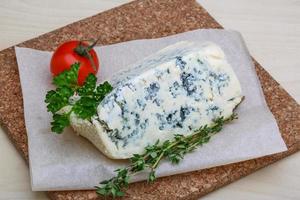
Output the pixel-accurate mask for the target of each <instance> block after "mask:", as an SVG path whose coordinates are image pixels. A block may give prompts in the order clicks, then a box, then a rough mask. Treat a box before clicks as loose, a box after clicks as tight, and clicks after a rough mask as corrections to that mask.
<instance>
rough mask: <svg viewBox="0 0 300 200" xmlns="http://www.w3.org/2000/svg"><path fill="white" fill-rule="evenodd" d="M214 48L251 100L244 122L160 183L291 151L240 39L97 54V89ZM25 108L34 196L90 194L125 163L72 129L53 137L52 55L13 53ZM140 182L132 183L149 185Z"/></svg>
mask: <svg viewBox="0 0 300 200" xmlns="http://www.w3.org/2000/svg"><path fill="white" fill-rule="evenodd" d="M183 40H188V41H197V42H206V41H211V42H214V43H216V44H218V45H219V46H221V48H222V49H223V50H224V52H225V54H226V56H227V59H228V61H229V63H230V64H231V65H232V67H233V69H234V71H235V73H236V75H237V77H238V79H239V80H240V83H241V86H242V90H243V94H244V95H245V97H246V98H245V100H244V101H243V102H242V104H241V105H240V106H239V107H238V109H237V113H238V116H239V119H237V120H235V121H234V122H232V123H230V124H228V125H226V126H225V128H224V129H223V130H222V131H221V132H220V133H218V134H217V135H215V136H213V138H212V139H211V140H210V142H209V143H208V144H205V145H204V146H202V147H200V148H198V149H197V150H195V151H194V152H193V153H190V154H188V155H186V156H185V158H184V160H183V161H182V162H181V163H180V164H178V165H172V164H170V163H168V162H166V161H163V162H162V163H161V165H160V166H159V168H158V169H157V176H159V177H161V176H168V175H172V174H179V173H184V172H188V171H194V170H199V169H203V168H209V167H213V166H218V165H224V164H229V163H234V162H239V161H243V160H248V159H252V158H257V157H261V156H265V155H269V154H274V153H278V152H282V151H285V150H287V148H286V145H285V143H284V141H283V139H282V138H281V134H280V132H279V130H278V127H277V124H276V122H275V119H274V117H273V115H272V114H271V112H270V111H269V109H268V107H267V105H266V102H265V99H264V96H263V93H262V90H261V86H260V83H259V81H258V78H257V75H256V73H255V70H254V65H253V63H252V60H251V58H250V55H249V52H248V50H247V48H246V46H245V43H244V41H243V39H242V37H241V35H240V34H239V33H238V32H235V31H227V30H213V29H207V30H205V29H201V30H195V31H190V32H186V33H181V34H177V35H173V36H169V37H164V38H158V39H147V40H135V41H129V42H124V43H119V44H114V45H109V46H100V47H96V48H95V50H96V51H97V53H98V55H99V56H100V63H101V68H100V73H98V78H99V81H100V82H101V81H102V80H104V79H107V78H109V77H111V76H112V75H113V74H114V73H115V72H117V71H119V70H121V69H124V68H126V66H129V65H130V64H132V63H134V62H136V61H138V60H140V59H142V58H144V57H146V56H148V55H150V54H152V53H154V52H156V51H158V50H160V49H162V48H164V47H166V46H168V45H171V44H174V43H176V42H178V41H183ZM15 51H16V56H17V62H18V67H19V72H20V79H21V85H22V92H23V100H24V115H25V122H26V129H27V134H28V144H29V160H30V174H31V183H32V190H34V191H41V190H48V191H49V190H71V189H72V190H79V189H92V188H94V186H95V185H97V184H98V183H99V182H100V181H103V180H105V179H108V178H111V177H112V176H114V174H115V173H114V170H115V169H116V168H118V167H120V166H123V165H126V162H124V161H116V160H111V159H108V158H106V157H105V156H104V155H102V153H101V152H100V151H99V150H97V149H96V148H95V147H94V146H93V145H92V144H91V143H90V142H89V141H87V140H86V139H84V138H82V137H80V136H77V135H76V134H75V133H74V132H73V130H72V129H71V128H68V129H67V130H65V131H64V133H63V134H60V135H57V134H53V133H51V130H50V121H51V119H52V116H51V114H50V113H48V112H47V110H46V104H45V103H44V98H45V94H46V92H47V91H48V90H50V89H53V88H54V86H53V85H52V84H51V82H52V77H51V74H50V72H49V63H50V58H51V55H52V53H51V52H45V51H39V50H34V49H28V48H19V47H16V48H15ZM145 178H146V174H143V173H142V174H140V175H139V176H137V177H135V178H134V179H133V180H132V181H138V180H143V179H145Z"/></svg>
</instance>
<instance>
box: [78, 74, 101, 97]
mask: <svg viewBox="0 0 300 200" xmlns="http://www.w3.org/2000/svg"><path fill="white" fill-rule="evenodd" d="M96 82H97V78H96V76H95V75H94V74H90V75H89V76H88V77H87V78H86V80H85V82H84V85H83V86H82V87H81V88H79V89H78V94H79V96H87V95H93V93H94V92H95V88H96Z"/></svg>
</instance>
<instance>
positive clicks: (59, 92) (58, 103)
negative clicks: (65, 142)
mask: <svg viewBox="0 0 300 200" xmlns="http://www.w3.org/2000/svg"><path fill="white" fill-rule="evenodd" d="M73 94H74V91H73V90H72V89H71V88H68V87H65V86H63V87H60V88H57V89H56V90H50V91H49V92H47V94H46V99H45V102H46V103H47V109H48V112H52V113H53V114H54V113H56V112H57V111H59V110H60V109H61V108H63V107H65V106H66V105H68V103H69V98H70V97H71V96H72V95H73Z"/></svg>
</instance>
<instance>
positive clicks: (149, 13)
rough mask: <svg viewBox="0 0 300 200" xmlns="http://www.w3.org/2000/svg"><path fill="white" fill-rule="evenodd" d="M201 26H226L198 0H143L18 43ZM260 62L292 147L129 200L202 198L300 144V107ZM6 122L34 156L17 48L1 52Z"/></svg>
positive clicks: (47, 44) (87, 195)
mask: <svg viewBox="0 0 300 200" xmlns="http://www.w3.org/2000/svg"><path fill="white" fill-rule="evenodd" d="M199 28H219V29H220V28H222V26H221V25H220V24H218V23H217V22H216V21H215V20H214V19H213V18H212V17H211V16H210V15H209V14H208V12H207V11H206V10H205V9H204V8H202V7H201V6H200V5H199V4H197V3H196V2H195V1H194V0H140V1H134V2H131V3H129V4H125V5H122V6H120V7H117V8H114V9H112V10H109V11H106V12H103V13H100V14H97V15H95V16H93V17H90V18H87V19H84V20H81V21H78V22H76V23H73V24H70V25H68V26H65V27H63V28H60V29H58V30H55V31H52V32H50V33H47V34H44V35H42V36H40V37H37V38H34V39H32V40H29V41H26V42H23V43H21V44H19V45H18V46H22V47H29V48H35V49H40V50H54V49H55V47H57V46H58V45H59V44H60V43H62V42H64V41H67V40H70V39H90V38H98V37H100V40H99V42H98V44H99V45H108V44H113V43H118V42H124V41H128V40H135V39H144V38H157V37H163V36H167V35H172V34H176V33H181V32H185V31H190V30H194V29H199ZM254 63H255V69H256V72H257V74H258V77H259V79H260V81H261V85H262V89H263V92H264V95H265V98H266V101H267V104H268V106H269V108H270V110H271V112H272V113H273V115H274V116H275V118H276V121H277V123H278V126H279V129H280V132H281V133H282V137H283V139H284V140H285V142H286V144H287V146H288V151H286V152H284V153H279V154H276V155H272V156H266V157H263V158H258V159H253V160H249V161H244V162H239V163H235V164H230V165H224V166H220V167H213V168H210V169H204V170H199V171H195V172H190V173H185V174H180V175H174V176H169V177H164V178H159V179H158V180H157V181H155V182H154V183H152V184H148V183H146V182H139V183H133V184H131V185H130V187H129V189H128V190H127V193H126V196H125V197H124V198H123V199H144V200H148V199H170V200H176V199H198V198H199V197H201V196H203V195H205V194H207V193H209V192H211V191H213V190H215V189H217V188H220V187H222V186H224V185H226V184H229V183H231V182H233V181H236V180H238V179H240V178H242V177H244V176H246V175H248V174H250V173H253V172H254V171H256V170H258V169H260V168H263V167H265V166H268V165H270V164H272V163H274V162H275V161H278V160H280V159H282V158H284V157H286V156H288V155H291V154H293V153H295V152H296V151H298V150H299V149H300V106H299V105H298V104H297V103H296V101H295V100H294V99H293V98H292V97H291V96H290V95H289V94H288V93H287V92H286V91H285V90H284V89H283V88H282V87H281V86H280V85H279V84H278V83H277V82H276V81H275V80H274V79H273V78H272V77H271V76H270V75H269V74H268V73H267V72H266V71H265V70H264V69H263V68H262V67H261V66H260V65H259V64H258V63H257V62H256V61H255V60H254ZM282 67H284V66H282ZM249 84H251V83H249ZM0 123H1V125H2V127H3V128H4V129H6V133H7V134H8V136H9V137H10V139H11V141H12V142H13V144H14V145H15V147H16V148H17V149H18V150H19V152H20V153H21V155H22V156H23V157H24V158H25V160H26V161H28V148H27V147H28V142H27V135H26V129H25V123H24V116H23V100H22V91H21V87H20V80H19V73H18V67H17V63H16V57H15V52H14V48H13V47H10V48H8V49H5V50H3V51H1V52H0ZM74 175H76V174H74ZM48 195H49V197H50V198H51V199H53V200H61V199H62V200H64V199H82V200H86V199H96V198H97V196H96V193H95V192H94V191H50V192H48Z"/></svg>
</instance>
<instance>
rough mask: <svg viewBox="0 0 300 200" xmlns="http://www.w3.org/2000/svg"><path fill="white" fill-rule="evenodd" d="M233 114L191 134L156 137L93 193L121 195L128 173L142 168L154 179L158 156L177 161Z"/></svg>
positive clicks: (232, 116) (233, 116) (230, 118)
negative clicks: (142, 152) (153, 142)
mask: <svg viewBox="0 0 300 200" xmlns="http://www.w3.org/2000/svg"><path fill="white" fill-rule="evenodd" d="M236 118H237V115H236V114H233V115H231V116H230V117H229V118H226V119H224V118H223V117H220V118H218V119H216V120H214V124H213V125H212V126H203V127H201V128H199V129H198V130H196V131H195V132H194V134H192V135H189V136H184V135H175V138H174V139H173V140H167V141H165V142H163V143H162V144H161V143H160V142H159V141H157V142H156V143H155V144H154V145H152V146H147V147H146V148H145V153H144V154H142V155H139V154H135V155H133V157H132V158H130V164H129V165H128V166H127V167H124V168H120V169H117V170H115V172H116V173H117V175H116V176H115V177H113V178H111V179H109V180H105V181H102V182H101V183H100V185H99V186H96V189H97V191H96V192H97V194H98V195H99V196H112V197H114V198H115V197H119V196H123V195H124V191H123V190H124V189H125V188H126V187H127V186H128V184H129V180H130V177H132V176H134V175H136V174H137V173H139V172H141V171H144V170H147V171H148V172H149V174H148V182H152V181H154V180H155V179H156V176H155V169H156V168H157V166H158V165H159V163H160V161H161V160H162V159H166V160H168V161H170V162H171V163H173V164H178V163H179V162H180V161H181V160H182V159H183V157H184V155H185V154H187V153H189V152H192V151H193V150H195V149H196V148H197V147H198V146H201V145H203V144H205V143H207V142H208V141H209V140H210V138H211V137H212V136H213V135H215V134H216V133H218V132H219V131H221V129H222V128H223V125H224V124H225V123H228V122H230V121H232V120H234V119H236Z"/></svg>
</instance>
